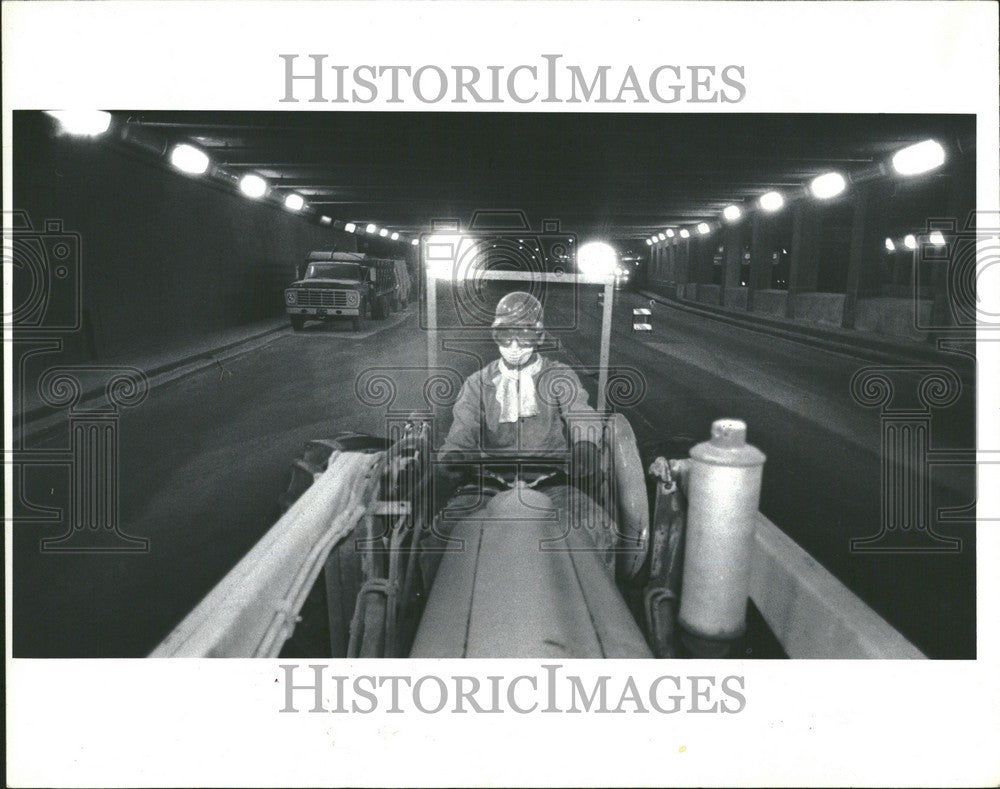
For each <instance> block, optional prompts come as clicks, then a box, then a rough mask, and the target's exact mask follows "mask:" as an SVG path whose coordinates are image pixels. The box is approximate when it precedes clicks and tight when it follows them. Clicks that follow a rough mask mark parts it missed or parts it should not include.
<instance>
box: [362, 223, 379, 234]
mask: <svg viewBox="0 0 1000 789" xmlns="http://www.w3.org/2000/svg"><path fill="white" fill-rule="evenodd" d="M365 232H366V233H371V234H373V235H374V234H375V233H377V232H378V227H377V226H376V225H374V224H372V223H371V222H369V223H368V224H367V225H365Z"/></svg>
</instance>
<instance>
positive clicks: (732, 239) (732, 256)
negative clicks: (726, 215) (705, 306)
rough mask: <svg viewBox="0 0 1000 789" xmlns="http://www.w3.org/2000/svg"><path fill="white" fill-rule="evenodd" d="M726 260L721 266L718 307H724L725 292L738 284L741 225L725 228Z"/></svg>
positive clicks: (741, 243) (741, 242) (741, 251)
mask: <svg viewBox="0 0 1000 789" xmlns="http://www.w3.org/2000/svg"><path fill="white" fill-rule="evenodd" d="M724 243H725V246H726V258H725V261H724V262H723V264H722V282H721V286H720V287H719V306H720V307H725V306H726V290H727V289H728V288H735V287H737V286H739V284H740V264H741V260H740V258H741V257H742V256H743V225H742V224H737V223H735V222H734V223H733V224H731V225H727V226H726V234H725V241H724Z"/></svg>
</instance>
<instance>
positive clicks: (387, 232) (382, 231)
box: [378, 227, 389, 238]
mask: <svg viewBox="0 0 1000 789" xmlns="http://www.w3.org/2000/svg"><path fill="white" fill-rule="evenodd" d="M378 234H379V235H380V236H382V238H385V237H386V236H387V235H389V231H388V230H386V229H385V228H384V227H383V228H382V229H381V230H379V231H378Z"/></svg>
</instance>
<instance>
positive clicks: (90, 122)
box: [48, 110, 111, 137]
mask: <svg viewBox="0 0 1000 789" xmlns="http://www.w3.org/2000/svg"><path fill="white" fill-rule="evenodd" d="M48 115H51V116H52V117H53V118H55V119H56V120H57V121H59V128H60V129H62V131H64V132H65V133H66V134H79V135H81V136H85V137H96V136H97V135H99V134H104V132H106V131H107V130H108V129H110V128H111V114H110V113H108V112H104V110H52V111H51V112H49V113H48Z"/></svg>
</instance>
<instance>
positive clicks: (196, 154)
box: [170, 143, 209, 175]
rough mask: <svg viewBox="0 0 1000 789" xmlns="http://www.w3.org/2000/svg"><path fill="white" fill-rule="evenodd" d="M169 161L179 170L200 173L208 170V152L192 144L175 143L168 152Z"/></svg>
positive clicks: (193, 173)
mask: <svg viewBox="0 0 1000 789" xmlns="http://www.w3.org/2000/svg"><path fill="white" fill-rule="evenodd" d="M170 163H171V164H172V165H173V166H174V167H176V168H177V169H178V170H180V171H181V172H185V173H191V175H201V174H203V173H204V172H205V171H206V170H208V165H209V158H208V154H206V153H205V152H204V151H200V150H198V149H197V148H195V147H194V146H193V145H185V144H183V143H182V144H181V145H175V146H174V149H173V150H172V151H171V152H170Z"/></svg>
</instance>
